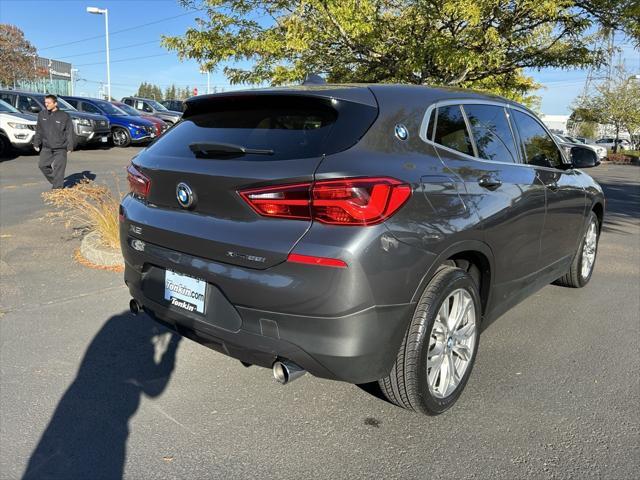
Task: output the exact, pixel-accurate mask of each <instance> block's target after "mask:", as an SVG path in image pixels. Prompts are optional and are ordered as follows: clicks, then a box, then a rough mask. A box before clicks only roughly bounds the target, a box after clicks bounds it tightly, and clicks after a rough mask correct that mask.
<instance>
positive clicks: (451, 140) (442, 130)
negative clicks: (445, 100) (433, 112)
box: [433, 105, 473, 155]
mask: <svg viewBox="0 0 640 480" xmlns="http://www.w3.org/2000/svg"><path fill="white" fill-rule="evenodd" d="M433 141H434V142H435V143H438V144H440V145H442V146H444V147H448V148H451V149H453V150H457V151H458V152H462V153H466V154H467V155H473V146H472V145H471V137H470V136H469V131H468V130H467V125H466V123H465V121H464V116H463V115H462V110H461V109H460V105H448V106H444V107H438V115H437V120H436V129H435V135H434V137H433Z"/></svg>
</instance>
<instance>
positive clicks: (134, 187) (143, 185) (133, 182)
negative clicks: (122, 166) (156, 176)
mask: <svg viewBox="0 0 640 480" xmlns="http://www.w3.org/2000/svg"><path fill="white" fill-rule="evenodd" d="M127 181H128V182H129V190H130V191H131V193H133V194H134V195H135V196H136V197H140V198H142V199H146V198H147V196H148V195H149V189H150V188H151V180H149V178H148V177H147V176H146V175H145V174H144V173H142V172H141V171H140V170H138V169H137V168H136V166H135V165H134V164H131V165H129V166H128V167H127Z"/></svg>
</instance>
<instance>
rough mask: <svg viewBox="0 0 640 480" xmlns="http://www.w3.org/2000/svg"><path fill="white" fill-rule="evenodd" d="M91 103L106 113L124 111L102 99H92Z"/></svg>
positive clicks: (114, 113) (111, 113) (119, 113)
mask: <svg viewBox="0 0 640 480" xmlns="http://www.w3.org/2000/svg"><path fill="white" fill-rule="evenodd" d="M93 103H94V104H95V105H97V106H98V108H100V110H102V111H103V112H104V113H106V114H107V115H124V114H125V113H124V112H123V111H122V110H120V109H119V108H118V107H116V106H115V105H113V104H111V103H109V102H105V101H104V100H94V101H93Z"/></svg>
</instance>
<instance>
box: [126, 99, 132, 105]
mask: <svg viewBox="0 0 640 480" xmlns="http://www.w3.org/2000/svg"><path fill="white" fill-rule="evenodd" d="M124 103H126V104H127V105H133V100H131V99H130V98H125V99H124Z"/></svg>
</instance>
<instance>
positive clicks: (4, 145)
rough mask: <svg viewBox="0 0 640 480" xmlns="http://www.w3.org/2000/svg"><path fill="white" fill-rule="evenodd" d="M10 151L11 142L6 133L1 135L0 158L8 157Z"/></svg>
mask: <svg viewBox="0 0 640 480" xmlns="http://www.w3.org/2000/svg"><path fill="white" fill-rule="evenodd" d="M9 153H11V143H9V140H8V139H7V138H5V136H4V135H0V158H3V157H5V156H7V157H8V156H9Z"/></svg>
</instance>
